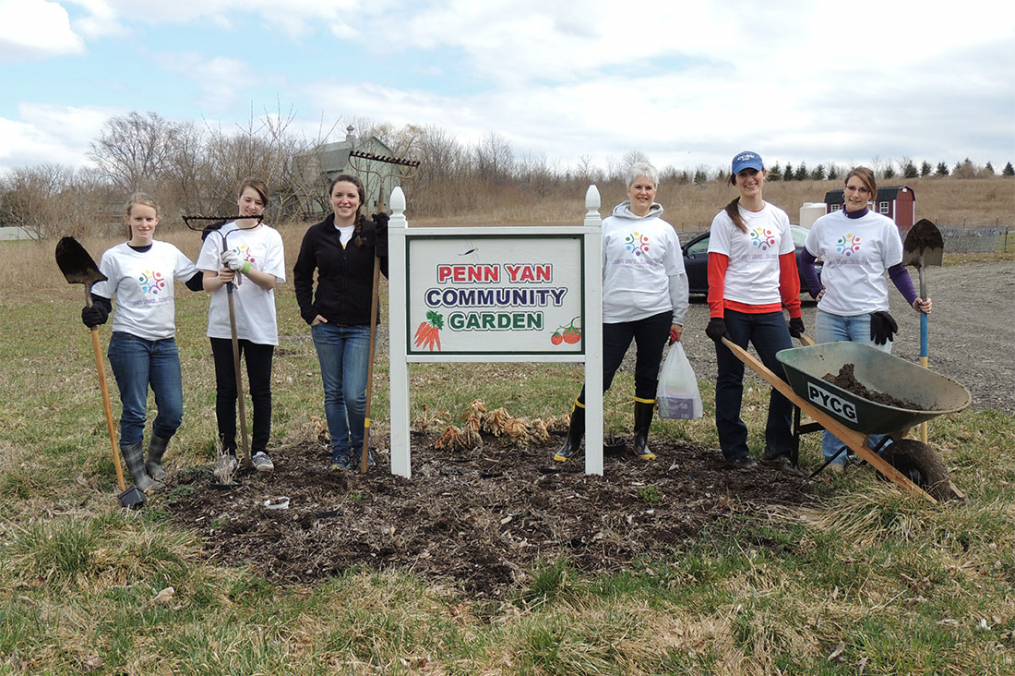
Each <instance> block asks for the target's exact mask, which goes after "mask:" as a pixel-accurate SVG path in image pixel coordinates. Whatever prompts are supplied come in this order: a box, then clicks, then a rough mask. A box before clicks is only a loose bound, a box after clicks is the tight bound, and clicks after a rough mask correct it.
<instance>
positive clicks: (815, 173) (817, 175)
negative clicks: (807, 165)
mask: <svg viewBox="0 0 1015 676" xmlns="http://www.w3.org/2000/svg"><path fill="white" fill-rule="evenodd" d="M811 180H812V181H824V180H825V165H823V164H819V165H818V166H816V167H814V169H812V170H811Z"/></svg>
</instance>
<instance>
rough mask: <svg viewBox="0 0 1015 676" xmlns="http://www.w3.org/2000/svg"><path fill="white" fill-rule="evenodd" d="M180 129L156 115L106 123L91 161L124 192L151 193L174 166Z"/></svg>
mask: <svg viewBox="0 0 1015 676" xmlns="http://www.w3.org/2000/svg"><path fill="white" fill-rule="evenodd" d="M180 133H181V132H180V125H178V124H175V123H172V122H169V121H167V120H165V119H163V118H162V117H160V116H159V115H158V114H157V113H152V112H149V113H144V114H142V113H138V112H136V111H133V112H130V113H128V114H126V115H124V116H122V117H114V118H111V119H110V120H109V121H107V122H106V125H105V127H104V128H103V130H102V134H101V135H100V136H99V138H98V139H97V140H96V141H93V142H92V144H91V151H90V152H89V153H88V157H89V158H90V159H91V160H92V161H93V162H95V164H96V166H98V168H99V170H100V171H101V172H102V173H103V174H104V175H105V176H106V177H107V178H108V179H109V180H110V181H112V182H113V183H114V184H116V185H117V187H119V188H120V189H121V190H122V191H123V192H125V193H130V192H134V191H137V190H152V189H153V184H154V183H155V182H156V181H157V180H158V179H159V178H161V177H162V175H163V173H164V172H165V171H166V169H167V168H168V167H169V165H170V164H171V162H172V157H173V154H174V152H175V149H176V145H177V142H178V137H179V135H180Z"/></svg>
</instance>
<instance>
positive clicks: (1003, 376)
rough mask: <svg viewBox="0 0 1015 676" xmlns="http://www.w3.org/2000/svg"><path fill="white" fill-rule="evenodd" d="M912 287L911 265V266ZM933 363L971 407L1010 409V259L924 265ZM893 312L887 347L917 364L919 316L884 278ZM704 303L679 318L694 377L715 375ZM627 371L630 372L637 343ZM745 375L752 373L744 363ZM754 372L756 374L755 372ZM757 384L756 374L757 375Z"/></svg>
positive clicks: (1014, 344) (1014, 295)
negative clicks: (895, 329)
mask: <svg viewBox="0 0 1015 676" xmlns="http://www.w3.org/2000/svg"><path fill="white" fill-rule="evenodd" d="M912 274H913V282H914V285H915V286H916V288H917V290H919V284H918V282H917V277H916V271H915V270H913V271H912ZM926 275H927V293H928V295H929V296H930V297H931V298H932V299H933V300H934V313H933V314H932V315H931V316H930V322H929V337H928V356H929V358H930V368H931V369H933V370H934V371H937V372H938V373H940V374H942V375H946V376H948V377H950V378H954V379H955V380H957V381H958V382H960V383H962V384H963V385H965V386H966V387H967V388H969V391H970V392H972V394H973V404H972V405H973V407H974V408H981V409H982V408H992V409H998V410H1001V411H1006V412H1008V413H1015V284H1013V282H1015V264H1012V263H990V264H973V265H956V266H951V267H940V268H929V269H928V271H927V273H926ZM889 289H890V294H889V295H890V298H891V312H892V316H893V317H895V319H896V321H898V323H899V334H898V335H897V336H896V338H895V346H894V348H893V350H892V353H893V354H895V355H897V356H899V357H902V358H904V359H909V360H912V361H914V362H918V361H919V357H920V319H919V315H918V314H917V313H916V312H915V311H913V310H911V309H909V308H907V307H906V301H905V299H903V298H902V295H901V294H899V292H898V290H896V289H895V287H894V285H892V284H891V283H890V282H889ZM815 309H816V304H815V303H814V302H813V301H809V302H804V308H803V316H804V324H805V325H806V326H807V330H808V333H809V334H810V335H811V336H812V337H813V335H814V330H813V329H814V314H815ZM707 323H708V306H707V305H706V304H705V300H704V297H701V296H698V297H695V296H692V297H691V308H690V310H689V311H688V313H687V320H686V323H685V324H684V338H683V343H684V349H685V350H686V351H687V354H688V357H689V359H690V360H691V364H692V365H693V366H694V370H695V373H696V374H697V376H698V377H699V378H710V379H714V378H715V368H716V366H715V347H714V345H713V343H712V341H710V340H709V339H708V338H707V337H706V336H705V325H706V324H707ZM623 368H624V369H625V370H631V371H633V370H634V348H633V346H632V349H631V350H630V351H629V352H628V354H627V356H626V358H625V360H624V366H623ZM748 373H749V374H750V375H751V376H754V374H753V373H751V371H750V370H749V369H748ZM754 377H756V376H754ZM759 382H760V379H759Z"/></svg>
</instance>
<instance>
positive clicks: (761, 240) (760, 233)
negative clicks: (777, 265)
mask: <svg viewBox="0 0 1015 676" xmlns="http://www.w3.org/2000/svg"><path fill="white" fill-rule="evenodd" d="M751 244H753V245H754V246H756V247H758V248H759V249H761V250H762V251H767V250H768V247H770V246H775V235H774V234H772V231H771V230H769V229H768V228H762V227H761V226H758V227H756V228H755V229H754V230H751Z"/></svg>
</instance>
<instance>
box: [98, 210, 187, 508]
mask: <svg viewBox="0 0 1015 676" xmlns="http://www.w3.org/2000/svg"><path fill="white" fill-rule="evenodd" d="M126 221H127V225H128V228H129V235H130V240H129V241H127V242H126V243H124V244H118V245H116V246H114V247H113V248H111V249H108V250H107V251H106V252H105V253H103V254H102V260H101V261H100V263H99V270H100V271H101V272H102V273H103V274H104V275H106V277H107V278H108V279H107V280H106V281H104V282H97V283H96V284H95V285H94V286H93V287H92V305H91V307H88V306H86V307H85V308H84V309H82V310H81V320H82V321H83V322H84V324H85V326H87V327H89V328H91V327H93V326H98V325H99V324H105V323H106V319H107V318H108V317H109V313H110V312H111V311H112V309H113V304H112V299H113V298H114V297H115V298H116V303H117V306H116V312H115V313H114V314H113V335H112V337H111V338H110V341H109V352H108V355H109V364H110V366H111V367H112V368H113V375H114V376H115V377H116V384H117V386H118V387H119V389H120V403H121V405H122V408H123V411H122V413H121V415H120V452H121V453H122V454H123V459H124V460H125V461H126V464H127V469H128V470H129V471H130V476H131V478H132V479H133V480H134V485H136V486H137V487H138V488H140V489H141V490H142V491H144V492H146V493H149V492H152V491H157V490H159V489H160V488H163V484H162V480H163V479H164V478H165V476H166V471H165V470H164V469H163V468H162V457H163V455H164V454H165V452H166V446H168V444H169V440H170V439H171V438H172V436H173V434H175V433H176V430H177V429H179V427H180V423H181V421H182V420H183V380H182V377H181V375H180V357H179V354H178V353H177V350H176V339H175V335H176V305H175V295H174V294H175V289H174V284H173V280H174V279H178V280H180V281H182V282H185V283H186V285H187V288H188V289H190V290H191V291H200V290H201V288H202V275H201V273H200V272H199V271H198V269H197V268H196V267H195V266H194V264H193V263H192V262H191V261H190V259H189V258H187V257H186V256H184V255H183V253H181V252H180V250H179V249H177V248H176V247H175V246H173V245H172V244H169V243H168V242H161V241H157V240H155V239H154V236H155V228H156V226H158V224H159V207H158V205H157V204H156V203H155V200H154V199H153V198H151V197H150V196H148V195H146V194H144V193H134V194H133V195H132V196H131V198H130V201H129V202H128V203H127V215H126ZM149 387H151V390H152V392H154V393H155V405H156V406H157V407H158V415H156V417H155V422H154V423H153V424H152V436H151V441H150V442H149V445H148V460H147V462H146V461H145V458H144V446H143V442H144V425H145V414H146V409H147V402H148V388H149Z"/></svg>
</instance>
